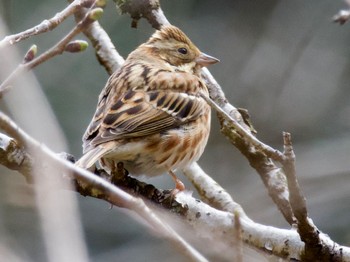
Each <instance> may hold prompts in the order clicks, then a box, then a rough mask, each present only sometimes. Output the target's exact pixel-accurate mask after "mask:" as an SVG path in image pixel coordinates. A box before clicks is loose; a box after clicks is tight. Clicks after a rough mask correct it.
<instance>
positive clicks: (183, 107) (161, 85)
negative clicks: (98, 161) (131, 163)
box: [85, 73, 208, 151]
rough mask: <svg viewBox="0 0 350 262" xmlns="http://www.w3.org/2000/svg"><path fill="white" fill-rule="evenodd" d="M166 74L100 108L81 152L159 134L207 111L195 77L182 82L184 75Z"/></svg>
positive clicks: (200, 86) (201, 85)
mask: <svg viewBox="0 0 350 262" xmlns="http://www.w3.org/2000/svg"><path fill="white" fill-rule="evenodd" d="M168 74H169V75H168V76H166V75H167V74H164V73H163V74H162V75H160V76H159V77H158V78H157V81H154V82H155V83H152V82H150V83H149V85H148V86H147V88H144V89H135V90H129V91H126V92H125V93H123V94H122V95H121V96H120V97H119V98H117V99H115V101H112V100H113V99H110V104H109V105H108V106H105V107H104V109H105V113H104V114H103V112H100V113H98V112H96V114H95V119H97V121H96V120H95V122H94V120H93V122H92V123H91V124H90V126H92V127H93V128H90V130H95V131H93V132H90V133H89V136H88V137H87V139H86V140H85V151H89V150H90V149H91V148H94V147H96V146H97V145H100V144H102V143H106V142H108V141H112V140H118V139H122V138H135V137H143V136H147V135H152V134H156V133H160V132H162V131H166V130H168V129H170V128H175V127H178V126H180V125H183V124H185V123H188V122H190V121H193V120H195V119H197V118H198V117H200V116H201V115H202V114H204V113H205V112H207V110H208V105H207V104H206V102H205V101H204V100H203V98H201V97H200V96H199V95H198V92H197V91H199V90H200V89H202V88H205V87H203V86H204V84H203V83H202V82H201V81H200V80H199V78H197V77H196V78H193V77H192V78H191V79H190V80H191V81H185V80H184V79H183V77H185V79H186V75H184V74H182V75H181V74H174V73H171V74H170V73H168ZM178 77H181V79H176V78H178ZM162 79H166V80H167V81H160V80H162ZM194 79H196V81H194ZM187 85H191V86H190V87H187ZM193 86H196V87H193ZM196 92H197V94H196ZM98 110H99V109H98ZM98 110H97V111H98ZM97 113H98V114H97ZM96 115H97V116H99V117H98V118H96ZM88 130H89V129H88Z"/></svg>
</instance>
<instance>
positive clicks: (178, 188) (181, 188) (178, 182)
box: [169, 170, 185, 194]
mask: <svg viewBox="0 0 350 262" xmlns="http://www.w3.org/2000/svg"><path fill="white" fill-rule="evenodd" d="M169 175H171V177H172V178H173V180H174V182H175V194H176V193H178V191H184V190H185V185H184V183H182V181H181V180H180V179H178V178H177V176H176V175H175V173H174V172H173V171H171V170H169Z"/></svg>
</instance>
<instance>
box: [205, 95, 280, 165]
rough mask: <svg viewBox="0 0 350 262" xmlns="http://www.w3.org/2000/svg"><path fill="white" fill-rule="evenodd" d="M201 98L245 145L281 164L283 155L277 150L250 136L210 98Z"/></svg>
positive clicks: (250, 134) (249, 133)
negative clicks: (241, 138) (242, 139)
mask: <svg viewBox="0 0 350 262" xmlns="http://www.w3.org/2000/svg"><path fill="white" fill-rule="evenodd" d="M201 97H202V98H203V99H204V100H205V101H207V103H208V104H209V105H210V106H211V107H212V108H214V109H215V110H216V111H217V112H218V113H219V114H220V115H221V116H223V117H224V118H225V120H227V121H228V122H227V123H224V124H226V125H228V126H231V128H233V130H235V132H237V133H238V134H239V135H241V136H242V137H243V138H244V140H246V142H247V143H249V144H250V145H252V146H254V147H255V148H256V150H258V151H261V152H263V153H265V154H266V156H268V157H270V158H272V159H273V160H276V161H278V162H280V163H282V162H283V158H284V156H283V154H282V153H281V152H280V151H278V150H277V149H274V148H272V147H270V146H269V145H266V144H264V143H263V142H261V141H260V140H258V139H257V138H256V137H255V136H253V135H252V133H251V132H249V131H247V130H246V129H245V128H244V127H242V125H240V124H239V123H238V122H237V121H236V119H234V118H233V117H231V116H230V115H229V114H228V113H226V112H225V111H224V110H223V109H222V108H221V107H220V106H218V105H217V104H216V103H215V102H214V101H213V100H212V99H211V98H210V97H208V96H206V95H204V94H201Z"/></svg>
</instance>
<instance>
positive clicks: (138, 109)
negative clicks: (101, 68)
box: [77, 26, 219, 191]
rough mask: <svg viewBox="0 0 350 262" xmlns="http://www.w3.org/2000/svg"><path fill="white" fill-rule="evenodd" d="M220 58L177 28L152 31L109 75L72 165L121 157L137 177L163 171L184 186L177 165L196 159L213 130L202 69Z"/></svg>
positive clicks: (105, 163) (107, 164)
mask: <svg viewBox="0 0 350 262" xmlns="http://www.w3.org/2000/svg"><path fill="white" fill-rule="evenodd" d="M218 61H219V60H218V59H216V58H214V57H211V56H208V55H206V54H204V53H201V52H200V51H199V49H198V48H197V47H196V46H195V45H194V44H193V43H192V42H191V41H190V39H189V38H188V37H187V36H186V35H185V34H184V33H183V32H182V31H181V30H180V29H178V28H177V27H175V26H163V27H162V28H161V30H159V31H156V32H155V33H154V34H153V35H152V37H151V38H150V39H149V40H148V41H147V42H146V43H144V44H142V45H140V46H139V47H138V48H137V49H136V50H134V51H133V52H132V53H130V55H129V56H128V58H127V59H126V61H125V63H124V65H123V66H122V67H121V68H120V69H119V70H117V71H116V72H115V73H113V74H112V75H111V77H110V78H109V79H108V81H107V84H106V86H105V87H104V89H103V90H102V92H101V94H100V96H99V100H98V104H97V109H96V112H95V115H94V117H93V119H92V121H91V123H90V125H89V126H88V128H87V130H86V132H85V134H84V137H83V149H84V150H83V151H84V155H83V156H82V158H81V159H80V160H79V161H78V162H77V165H78V166H80V167H83V168H89V167H91V166H92V165H94V163H95V162H96V161H98V160H99V161H100V165H101V166H102V167H103V168H104V169H106V170H107V171H109V172H110V171H111V170H113V168H115V166H116V164H117V163H118V162H123V164H124V167H125V168H126V169H127V170H128V171H129V172H130V173H131V174H132V175H135V176H137V175H146V176H157V175H161V174H164V173H166V172H168V173H169V174H170V175H171V176H172V177H173V179H174V180H175V183H176V189H178V190H180V191H181V190H184V185H183V183H182V182H181V181H180V180H179V179H178V178H177V177H176V176H175V174H174V171H175V170H176V169H178V168H180V169H181V168H184V167H186V166H187V165H188V164H190V163H192V162H194V161H197V160H198V159H199V157H200V156H201V155H202V153H203V151H204V148H205V146H206V143H207V140H208V136H209V132H210V106H209V105H208V104H207V103H206V101H205V100H204V99H203V98H202V97H201V96H200V92H201V93H203V94H205V95H208V90H207V87H206V85H205V84H204V82H203V81H202V79H201V76H200V69H201V67H203V66H207V65H210V64H214V63H216V62H218Z"/></svg>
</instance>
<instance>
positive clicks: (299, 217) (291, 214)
mask: <svg viewBox="0 0 350 262" xmlns="http://www.w3.org/2000/svg"><path fill="white" fill-rule="evenodd" d="M116 2H117V5H118V7H119V8H120V10H121V11H122V12H123V13H129V14H130V16H131V18H132V26H134V27H136V26H137V23H138V20H139V19H140V18H142V17H144V18H146V19H147V20H148V21H149V23H150V24H151V25H152V26H153V27H154V28H160V27H161V26H162V25H164V24H169V21H168V20H167V18H166V17H165V15H164V13H163V11H162V9H161V8H160V4H159V2H158V1H150V0H149V1H141V0H133V1H132V0H129V1H116ZM83 3H84V4H83ZM87 3H89V4H91V3H92V2H91V1H74V2H73V3H71V4H70V5H69V6H68V7H67V8H66V9H64V10H63V11H62V12H60V13H58V14H57V15H56V16H55V17H53V18H52V19H50V20H49V21H50V23H49V24H47V22H46V21H44V22H42V23H41V24H40V25H38V26H37V27H34V28H32V29H28V30H26V31H24V32H23V33H20V34H16V35H12V36H9V37H5V39H4V40H2V41H1V42H0V48H1V47H4V46H5V45H9V44H13V43H15V42H18V41H21V40H22V39H25V38H27V37H29V36H32V35H35V34H37V33H43V32H47V31H49V30H52V29H53V28H55V27H56V26H57V25H58V24H59V23H60V22H61V21H62V20H64V19H65V18H66V17H68V16H69V15H72V14H74V15H75V16H76V18H77V19H78V22H77V25H76V27H75V28H74V29H73V30H72V31H71V32H70V33H69V34H68V35H67V36H66V37H65V38H63V39H62V40H61V41H60V42H59V43H58V44H56V45H55V46H54V47H53V48H52V49H51V51H50V50H49V51H48V52H47V53H44V54H43V55H42V56H39V57H38V58H34V57H35V53H36V51H35V50H34V49H33V48H31V49H30V50H29V52H28V53H27V55H26V56H25V59H24V60H25V62H24V63H23V64H22V65H23V67H25V66H26V67H27V69H31V68H33V67H34V66H36V65H38V64H40V63H43V62H45V61H47V60H48V59H50V58H52V57H53V56H54V55H55V54H59V53H61V52H63V51H64V50H67V45H68V46H70V47H68V49H70V48H72V49H73V50H75V47H76V46H78V48H77V49H78V51H79V50H80V46H81V45H80V43H72V44H71V45H70V44H69V42H70V41H71V39H72V38H73V37H74V36H75V35H77V34H78V33H80V32H84V33H85V34H86V36H87V37H88V38H89V39H90V41H91V42H92V43H93V46H94V48H95V52H96V55H97V57H98V60H99V61H100V63H101V64H102V65H103V66H104V67H105V69H106V70H107V71H108V73H109V74H111V73H112V72H113V71H115V70H116V69H117V68H118V67H120V65H121V64H122V63H123V58H122V57H121V56H120V55H119V54H118V52H117V51H116V49H115V47H114V46H113V44H112V42H111V40H110V39H109V37H108V34H107V33H106V32H105V31H104V30H103V28H102V27H101V26H100V25H99V24H98V22H96V21H95V20H96V19H95V18H98V16H99V15H96V12H97V13H98V14H100V13H101V11H102V10H100V9H93V10H92V11H89V9H86V8H85V7H87V6H89V5H87ZM96 10H97V11H96ZM341 14H342V15H339V16H338V17H336V18H335V20H337V21H339V22H341V23H343V22H342V21H346V20H347V18H346V17H347V16H346V15H344V12H343V13H341ZM83 17H85V18H83ZM91 17H93V19H90V18H91ZM79 19H82V20H79ZM86 21H88V22H86ZM50 52H51V53H50ZM43 56H44V58H42V57H43ZM30 65H33V66H30ZM20 66H21V65H20ZM15 72H16V71H15ZM202 74H203V77H204V78H205V80H206V82H207V85H208V88H209V91H210V95H211V99H208V100H207V102H208V103H209V104H210V105H211V106H212V107H213V108H214V109H215V110H216V112H217V114H218V118H219V121H220V124H221V131H222V133H223V134H224V135H225V136H226V137H227V138H228V139H229V140H230V142H231V143H232V144H233V145H234V146H235V147H237V148H238V149H239V151H240V152H241V153H242V154H243V155H244V156H245V157H246V158H247V160H248V162H249V163H250V165H251V166H252V167H253V168H254V169H255V170H256V171H257V173H258V174H259V175H260V177H261V179H262V181H263V183H264V185H265V187H266V188H267V190H268V193H269V195H270V196H271V198H272V199H273V201H274V203H275V204H276V205H277V207H278V209H279V210H280V211H281V213H282V214H283V216H284V218H285V219H286V221H287V222H288V223H289V224H290V225H293V226H294V225H295V224H296V226H297V229H298V232H296V231H295V230H294V229H290V230H285V229H279V228H275V227H270V226H264V225H261V224H258V223H255V222H254V221H252V220H251V219H250V218H249V217H248V216H247V215H246V214H245V212H244V210H243V209H242V207H241V206H240V205H239V204H238V203H237V202H235V201H234V200H233V199H232V197H231V196H230V194H229V193H228V192H227V191H226V190H225V189H224V188H222V187H221V186H220V185H218V183H216V181H214V180H213V179H212V178H211V177H210V176H208V175H207V174H205V173H204V172H203V170H202V169H201V168H200V166H199V165H198V164H196V163H195V164H193V165H191V166H190V167H188V168H186V169H185V170H184V172H185V175H186V176H187V177H188V179H189V180H190V181H191V182H192V183H193V185H194V186H195V188H196V189H197V191H198V193H199V195H200V196H201V198H202V200H203V201H204V203H202V202H200V201H198V200H196V199H195V198H193V197H192V196H191V195H189V194H185V193H179V194H177V195H176V197H175V200H176V201H178V202H179V203H181V204H182V205H183V206H184V207H186V211H185V212H184V220H185V221H187V224H189V225H190V226H191V228H192V229H193V230H194V232H195V234H196V236H198V237H200V238H201V239H204V240H205V239H210V240H211V241H213V242H214V243H216V244H217V246H220V247H221V248H225V249H227V248H228V249H229V248H231V247H232V246H233V245H237V246H239V245H240V243H237V241H243V242H244V243H246V244H248V246H250V247H253V248H255V249H258V250H260V251H262V252H263V253H267V254H273V255H275V256H277V257H281V258H286V259H289V260H291V259H294V260H302V261H315V260H317V261H346V260H350V249H349V248H348V247H345V246H341V245H339V244H337V243H335V242H334V241H332V240H331V239H330V238H329V237H328V236H327V235H325V234H323V233H321V231H320V230H319V229H317V227H316V226H315V225H314V224H313V222H312V221H311V219H310V218H309V216H308V210H307V208H306V200H305V198H304V196H303V193H302V192H301V189H300V186H299V182H298V181H297V178H296V169H295V155H294V150H293V147H292V143H291V137H290V134H288V133H284V147H285V150H284V152H283V153H282V152H280V151H278V150H276V149H274V148H273V147H270V146H269V145H267V144H264V143H262V142H261V141H260V140H259V139H257V138H256V136H255V134H254V133H252V128H251V127H250V126H249V124H247V123H248V121H246V119H245V117H246V116H242V115H241V114H240V112H239V110H237V109H236V107H234V106H233V105H231V104H230V103H229V102H228V101H227V99H226V97H225V94H224V92H223V90H222V88H221V86H220V85H219V84H218V83H217V82H216V80H215V79H214V77H213V76H212V75H211V73H210V72H209V71H208V70H207V69H204V70H203V72H202ZM17 77H18V74H17V73H16V74H15V75H11V76H10V80H12V79H15V78H17ZM9 82H10V81H9V80H5V81H4V82H3V83H2V85H1V88H6V87H7V86H8V83H9ZM5 90H6V89H5ZM0 127H1V129H2V130H3V131H5V132H6V133H7V134H8V135H9V136H10V137H8V136H6V135H4V134H1V136H0V141H1V143H0V160H1V163H2V165H4V166H7V167H8V168H10V169H14V170H18V171H19V172H21V173H22V174H23V175H24V176H25V177H26V178H27V180H28V181H29V182H32V181H35V184H36V186H37V187H39V188H38V189H37V190H39V191H38V196H39V197H38V201H39V202H38V206H39V210H41V211H40V212H41V213H42V220H43V227H44V229H45V230H48V229H49V228H50V226H52V223H53V222H54V223H56V222H57V221H56V220H57V217H60V216H59V215H57V214H56V215H55V216H50V213H53V212H52V207H55V206H56V205H55V201H57V200H56V199H55V198H52V200H51V201H48V202H46V201H43V203H40V201H41V200H42V199H43V198H45V197H44V195H42V194H41V192H40V190H42V189H46V190H47V189H50V190H51V189H52V188H54V189H57V188H58V189H61V188H67V185H65V184H62V185H61V184H60V183H58V182H57V176H58V181H60V180H62V178H65V179H66V180H68V181H69V182H72V178H74V181H75V184H76V188H71V190H76V191H78V192H80V193H82V192H84V193H83V194H84V195H90V196H92V197H97V198H101V199H104V200H106V201H108V202H110V203H112V204H114V205H117V206H120V207H124V208H127V209H130V210H133V211H135V212H136V213H137V214H138V215H140V216H141V217H142V219H143V220H144V221H145V222H146V223H147V224H148V225H149V226H150V228H152V230H153V231H154V232H156V233H157V234H158V235H160V236H161V237H163V238H165V239H167V240H169V241H170V242H171V243H173V244H174V246H175V247H177V248H178V250H179V253H182V254H183V255H185V256H186V257H187V258H188V259H190V260H194V261H207V260H206V258H204V256H203V255H202V254H200V253H199V252H198V251H197V250H196V249H194V248H193V247H192V246H191V244H189V243H188V242H187V241H185V240H184V239H183V237H182V236H180V235H179V234H178V233H177V232H176V231H175V230H174V229H173V228H175V224H176V223H177V221H178V220H177V219H173V218H169V216H167V215H166V214H161V215H159V216H158V214H157V215H156V213H155V212H158V211H156V210H154V211H152V210H151V209H150V208H149V207H147V206H146V205H145V204H144V202H143V201H142V200H141V199H139V198H135V197H133V196H131V195H129V194H127V193H126V192H124V191H122V190H120V189H119V188H117V187H115V186H113V185H112V184H111V183H110V181H105V180H104V179H102V178H100V177H98V176H96V175H93V174H92V173H90V172H87V171H84V170H82V169H78V168H77V167H75V166H73V165H72V164H71V163H69V162H67V161H64V160H62V159H60V158H58V157H57V156H56V155H55V154H54V153H53V152H52V151H50V150H49V149H48V148H46V147H44V146H40V145H39V143H37V142H36V141H34V140H33V139H32V138H31V137H30V136H28V135H27V134H26V133H24V132H23V131H22V130H20V129H19V128H18V127H17V126H16V124H15V123H13V122H12V121H11V120H10V119H8V118H7V117H6V116H5V115H4V114H1V115H0ZM42 161H44V162H45V166H46V167H43V165H42V164H41V162H42ZM48 174H50V176H49V177H48ZM55 174H56V175H55ZM65 179H63V180H65ZM46 180H47V181H46ZM42 181H44V183H41V182H42ZM45 181H46V182H45ZM152 190H153V189H152ZM133 193H135V191H134V192H133ZM136 193H137V192H136ZM143 197H146V198H147V196H143ZM48 199H50V197H49V198H48ZM67 212H69V211H67ZM70 212H73V211H70ZM73 213H74V212H73ZM61 214H62V213H61ZM74 214H75V213H74ZM163 215H164V216H167V220H164V219H162V216H163ZM75 218H76V219H78V215H76V214H75ZM164 221H167V223H165V222H164ZM238 223H239V225H238ZM237 230H238V231H240V234H237ZM51 233H52V234H50V233H49V234H46V235H45V240H46V242H47V250H48V253H49V256H50V258H55V259H57V261H62V260H63V258H66V257H65V256H64V255H65V254H66V252H65V251H64V252H63V253H61V254H60V253H59V252H60V251H62V250H64V249H61V250H59V249H57V248H56V247H55V246H56V245H57V244H55V243H56V242H55V241H54V240H55V239H56V240H57V241H62V238H61V237H62V234H60V233H61V232H55V231H52V232H51ZM77 235H79V234H78V233H77ZM235 235H236V237H234V236H235ZM237 236H238V237H237ZM300 239H301V240H300ZM76 241H77V242H79V241H81V240H79V238H78V237H77V238H76ZM80 245H81V250H82V251H81V253H80V255H79V256H78V257H77V258H74V261H79V260H81V261H85V260H86V256H87V255H86V252H85V251H84V245H83V244H80ZM206 248H208V247H206ZM212 248H213V249H215V248H214V247H212ZM231 250H233V251H231V252H236V251H235V250H239V248H238V249H232V248H231ZM57 252H58V253H57ZM207 252H208V251H207ZM237 252H240V251H237ZM70 253H71V252H70V251H67V254H70ZM215 255H216V257H217V258H221V259H228V257H231V258H232V257H234V254H233V253H230V252H228V253H227V254H221V252H220V251H216V254H215ZM236 255H237V258H239V259H240V255H239V254H236ZM72 256H73V255H72V254H71V258H72ZM320 256H321V257H320Z"/></svg>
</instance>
